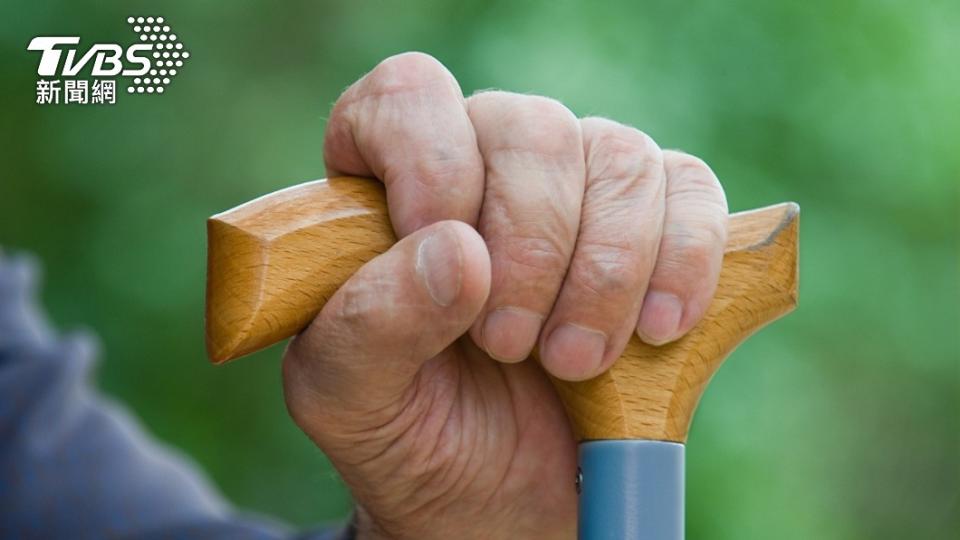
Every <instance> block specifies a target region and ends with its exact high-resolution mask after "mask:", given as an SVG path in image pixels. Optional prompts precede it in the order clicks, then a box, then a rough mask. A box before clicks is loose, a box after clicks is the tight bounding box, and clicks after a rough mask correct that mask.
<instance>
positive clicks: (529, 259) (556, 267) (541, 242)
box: [504, 236, 569, 279]
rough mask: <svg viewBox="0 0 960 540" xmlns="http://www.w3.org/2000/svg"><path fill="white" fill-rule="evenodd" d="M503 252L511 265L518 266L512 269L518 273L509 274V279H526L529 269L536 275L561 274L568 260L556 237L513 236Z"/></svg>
mask: <svg viewBox="0 0 960 540" xmlns="http://www.w3.org/2000/svg"><path fill="white" fill-rule="evenodd" d="M504 253H505V255H506V257H507V259H508V260H509V262H510V263H512V265H515V266H517V267H519V268H516V269H513V270H512V273H513V272H516V273H517V274H519V275H511V276H510V277H511V279H527V278H529V273H530V271H531V270H532V271H533V272H534V273H535V274H537V275H563V272H565V271H566V269H567V263H568V261H569V256H568V254H567V253H565V252H564V250H563V249H562V248H561V242H560V241H559V240H558V239H551V238H546V237H539V236H538V237H534V236H514V237H512V238H510V240H509V243H508V244H507V246H506V249H505V250H504ZM521 269H525V270H521Z"/></svg>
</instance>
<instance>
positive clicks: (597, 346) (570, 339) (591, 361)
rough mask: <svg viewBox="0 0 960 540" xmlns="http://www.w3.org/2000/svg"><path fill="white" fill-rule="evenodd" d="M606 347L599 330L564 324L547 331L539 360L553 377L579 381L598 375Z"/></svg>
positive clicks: (605, 339)
mask: <svg viewBox="0 0 960 540" xmlns="http://www.w3.org/2000/svg"><path fill="white" fill-rule="evenodd" d="M606 349H607V338H606V336H604V335H603V334H602V333H600V332H597V331H594V330H590V329H587V328H584V327H582V326H578V325H575V324H570V323H567V324H564V325H563V326H559V327H557V328H556V329H555V330H554V331H553V332H552V333H551V334H550V337H549V338H547V342H546V343H545V344H544V345H543V350H542V351H541V354H540V359H541V361H543V365H544V367H545V368H547V371H549V372H550V373H552V374H553V375H554V376H556V377H559V378H561V379H564V380H568V381H582V380H585V379H589V378H591V377H594V376H596V375H598V373H597V372H598V371H600V364H602V363H603V353H604V352H605V351H606Z"/></svg>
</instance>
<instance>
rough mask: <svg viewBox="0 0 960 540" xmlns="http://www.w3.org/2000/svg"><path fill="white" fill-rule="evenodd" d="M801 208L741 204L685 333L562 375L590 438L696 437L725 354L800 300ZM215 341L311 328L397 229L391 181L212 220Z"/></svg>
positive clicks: (227, 350)
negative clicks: (744, 208)
mask: <svg viewBox="0 0 960 540" xmlns="http://www.w3.org/2000/svg"><path fill="white" fill-rule="evenodd" d="M798 219H799V208H798V207H797V206H796V205H795V204H793V203H784V204H780V205H775V206H771V207H767V208H763V209H759V210H753V211H750V212H742V213H738V214H734V215H731V216H730V228H729V229H730V230H729V235H728V242H727V249H726V253H725V255H724V259H723V269H722V272H721V276H720V284H719V286H718V289H717V294H716V296H715V298H714V300H713V302H712V303H711V305H710V307H709V309H708V312H707V315H706V317H705V318H704V320H703V321H702V322H701V323H700V324H699V325H697V327H696V328H694V330H693V331H691V332H690V333H689V334H687V335H686V336H685V337H684V338H682V339H681V340H679V341H677V342H675V343H672V344H669V345H666V346H662V347H652V346H649V345H646V344H644V343H642V342H640V341H639V340H638V339H636V338H634V339H632V340H631V341H630V343H629V345H628V346H627V349H626V351H625V352H624V354H623V355H622V356H621V358H620V360H618V361H617V363H616V364H615V365H614V367H613V368H612V369H610V370H609V371H607V372H606V373H604V374H603V375H601V376H599V377H597V378H595V379H592V380H589V381H584V382H579V383H570V382H563V381H554V386H555V387H556V388H557V390H558V392H559V394H560V396H561V399H562V400H563V402H564V406H565V407H566V408H567V413H568V415H569V417H570V419H571V422H572V424H573V426H574V431H575V433H576V435H577V437H578V438H579V439H638V438H640V439H652V440H666V441H680V442H682V441H685V440H686V437H687V431H688V429H689V426H690V421H691V418H692V416H693V412H694V410H695V409H696V406H697V403H698V402H699V400H700V396H701V395H702V393H703V391H704V389H705V388H706V385H707V383H708V382H709V380H710V377H712V375H713V373H714V372H715V371H716V369H717V368H718V367H719V365H720V363H721V362H722V361H723V360H724V358H726V356H727V355H728V354H729V353H730V352H731V351H732V350H733V349H734V348H735V347H736V346H737V344H739V343H740V342H741V341H742V340H743V339H745V338H746V337H747V336H749V335H750V334H752V333H753V332H754V331H756V330H757V329H759V328H760V327H761V326H763V325H764V324H766V323H768V322H770V321H772V320H774V319H776V318H777V317H780V316H781V315H783V314H785V313H787V312H789V311H790V310H791V309H793V307H794V306H795V305H796V301H797V240H798V238H797V237H798V227H799V225H798ZM207 235H208V259H207V264H208V266H207V351H208V354H209V356H210V358H211V360H212V361H213V362H215V363H222V362H226V361H228V360H232V359H234V358H238V357H240V356H243V355H245V354H249V353H251V352H254V351H256V350H259V349H261V348H263V347H266V346H268V345H271V344H273V343H276V342H278V341H280V340H282V339H284V338H287V337H289V336H292V335H293V334H295V333H297V332H298V331H300V330H301V329H302V328H304V327H305V326H306V325H307V324H308V323H309V322H310V320H312V319H313V317H314V316H315V315H316V314H317V312H319V310H320V308H321V307H323V304H324V303H325V302H326V301H327V300H328V299H329V298H330V296H331V295H332V294H333V293H334V292H335V291H336V289H337V288H338V287H339V286H340V284H341V283H343V282H344V281H346V279H347V278H348V277H350V276H351V275H352V274H353V273H354V272H355V271H356V270H357V269H359V268H360V266H362V265H363V264H364V263H366V262H367V261H369V260H370V259H372V258H373V257H375V256H377V255H378V254H380V253H382V252H384V251H386V250H387V249H388V248H389V247H390V246H391V245H393V243H394V242H395V241H396V237H395V236H394V233H393V230H392V228H391V226H390V220H389V217H388V215H387V208H386V201H385V196H384V192H383V189H382V186H381V185H380V184H379V183H377V182H375V181H371V180H366V179H359V178H331V179H329V180H318V181H315V182H309V183H306V184H301V185H298V186H293V187H291V188H288V189H285V190H282V191H278V192H276V193H272V194H269V195H266V196H264V197H261V198H259V199H256V200H253V201H250V202H249V203H246V204H244V205H241V206H238V207H237V208H234V209H232V210H229V211H227V212H223V213H221V214H218V215H216V216H213V217H211V218H210V219H209V220H208V222H207Z"/></svg>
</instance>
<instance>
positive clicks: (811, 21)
mask: <svg viewBox="0 0 960 540" xmlns="http://www.w3.org/2000/svg"><path fill="white" fill-rule="evenodd" d="M131 14H133V15H139V14H142V15H162V16H164V17H165V18H166V19H167V21H168V23H169V24H171V26H173V27H174V30H175V31H176V32H177V33H178V34H179V35H180V37H181V39H182V41H183V42H184V43H185V44H186V46H187V49H188V50H190V51H191V53H192V55H193V56H192V58H191V59H190V61H189V63H187V65H186V66H184V68H183V69H182V72H181V73H180V74H179V75H178V76H177V77H176V79H175V80H174V82H173V84H172V85H171V86H170V87H169V88H168V91H167V93H166V94H164V95H163V96H146V97H144V96H127V95H125V94H124V95H120V96H119V99H118V104H117V105H116V106H113V107H93V106H85V107H83V106H79V107H78V106H71V107H65V106H56V107H50V106H48V107H41V106H37V105H35V103H34V101H35V88H34V87H35V84H36V79H37V77H36V68H37V62H38V60H39V56H38V55H37V54H36V53H31V52H27V51H26V46H27V43H28V42H29V41H30V38H32V37H33V36H36V35H80V36H82V37H83V40H84V41H83V42H84V43H86V44H87V45H89V44H90V43H92V42H93V41H97V42H111V41H117V42H119V43H129V42H130V40H131V37H132V36H131V34H130V30H129V28H128V26H127V25H126V23H125V22H124V20H125V18H126V17H127V16H128V15H131ZM405 50H422V51H426V52H429V53H431V54H433V55H434V56H436V57H437V58H439V59H440V60H441V61H443V62H444V63H445V64H446V65H447V66H448V67H449V68H450V69H451V70H452V71H453V73H454V74H455V75H456V76H457V77H458V78H459V80H460V82H461V85H462V87H463V89H464V92H465V93H468V94H469V93H471V92H473V91H475V90H478V89H484V88H491V87H498V88H504V89H510V90H516V91H523V92H536V93H542V94H546V95H550V96H554V97H556V98H559V99H561V100H562V101H564V102H565V103H567V104H568V105H569V106H570V107H571V108H572V109H573V110H574V111H575V112H576V113H578V114H580V115H587V114H599V115H605V116H609V117H611V118H615V119H618V120H620V121H623V122H626V123H630V124H632V125H635V126H638V127H640V128H641V129H643V130H645V131H647V132H648V133H650V134H651V135H652V136H653V137H654V138H655V139H656V140H657V141H659V142H660V143H661V145H663V146H666V147H678V148H682V149H684V150H687V151H689V152H692V153H695V154H697V155H699V156H701V157H703V158H704V159H706V160H707V161H708V162H709V163H710V164H711V165H712V166H713V168H714V170H715V171H716V172H717V174H718V175H719V177H720V178H721V180H722V181H723V182H724V185H725V187H726V190H727V196H728V200H729V202H730V207H731V209H732V210H740V209H746V208H750V207H754V206H761V205H766V204H770V203H774V202H778V201H783V200H794V201H797V202H799V203H800V205H801V207H802V209H803V210H802V220H801V222H802V246H803V250H802V259H801V260H802V262H801V277H802V286H801V305H800V309H799V310H798V311H796V312H795V313H794V314H792V315H791V316H789V317H787V318H786V319H784V320H782V321H780V322H778V323H777V324H775V325H773V326H771V327H769V328H767V329H765V330H764V331H762V332H761V333H760V334H759V335H757V336H756V337H755V338H754V339H751V340H750V341H749V342H748V343H746V344H745V345H743V346H742V347H741V348H740V349H739V350H738V351H737V352H736V353H734V355H733V356H732V357H731V358H730V360H728V362H727V364H726V365H725V366H724V368H723V369H722V370H721V371H720V373H719V374H718V375H717V377H716V378H715V380H714V382H713V384H712V385H711V387H710V389H709V391H708V392H707V394H706V396H705V398H704V400H703V402H702V404H701V408H700V411H699V413H698V416H697V419H696V422H695V423H694V426H693V431H692V435H691V437H690V441H689V443H690V444H689V446H688V507H687V512H688V518H687V522H688V535H689V537H690V538H710V539H739V540H743V539H753V538H757V539H761V538H763V539H769V538H778V539H794V538H796V539H811V538H817V539H859V538H864V539H866V538H870V539H888V538H889V539H894V538H895V539H903V538H956V536H955V534H956V531H957V530H960V487H958V484H960V465H958V460H960V421H958V414H960V397H958V396H960V359H958V357H960V337H958V336H960V315H958V305H960V291H958V284H960V268H958V262H960V257H958V248H960V243H958V232H960V222H958V219H960V218H958V213H960V208H958V207H960V194H958V186H960V92H958V89H960V68H958V65H960V3H958V2H956V1H955V0H954V1H927V2H908V1H900V2H892V1H869V2H868V1H851V0H812V1H806V2H782V3H781V2H770V1H765V0H727V1H696V0H694V1H690V2H683V3H679V2H668V1H660V2H631V1H626V0H622V1H616V2H605V3H602V2H583V3H576V2H556V1H554V2H521V1H513V2H498V1H477V0H469V1H459V2H441V1H438V0H434V1H407V2H391V3H388V2H382V1H381V2H372V1H371V2H362V1H357V2H339V3H333V2H304V1H296V2H282V3H281V2H276V1H267V0H258V1H253V0H245V1H234V2H223V3H215V2H209V1H186V0H181V1H175V2H164V3H163V5H162V6H157V5H150V4H148V3H146V2H137V1H133V2H126V1H125V2H70V1H60V2H37V1H24V0H16V1H12V2H11V1H7V2H4V3H3V5H2V7H0V68H2V70H3V84H2V86H0V92H2V94H0V100H2V104H0V107H2V111H3V113H2V115H0V125H2V132H0V244H4V245H6V246H7V247H12V248H15V249H21V250H29V251H32V252H34V253H36V254H37V255H38V256H39V258H40V259H41V260H42V261H43V262H44V264H45V266H46V289H45V292H44V300H45V301H46V303H47V304H48V306H49V310H50V312H51V314H52V317H53V319H54V320H55V321H56V322H57V323H58V324H60V325H61V326H62V327H64V328H67V329H77V328H90V329H93V330H94V331H96V332H97V333H98V334H99V335H100V336H101V339H102V343H103V354H102V357H103V362H102V364H101V366H100V368H99V372H98V380H99V383H100V384H101V386H102V387H103V389H104V390H105V391H106V392H107V393H109V394H110V395H112V396H115V397H116V398H117V399H119V400H121V401H123V402H124V403H126V404H128V405H129V406H130V407H131V408H132V409H133V410H134V411H135V412H136V413H137V414H138V415H139V416H140V417H141V418H142V419H143V422H144V423H145V424H146V426H147V427H148V428H149V430H150V431H152V432H153V433H154V434H156V435H157V436H158V437H159V438H160V439H162V440H164V441H167V442H168V443H169V444H171V445H173V446H176V447H179V448H181V449H183V450H184V451H185V452H186V453H188V454H189V455H191V456H192V457H193V458H194V459H195V460H196V461H198V462H199V463H200V464H201V465H202V467H203V468H205V469H206V470H207V471H208V472H209V474H210V476H211V477H212V478H213V480H214V481H215V482H216V483H217V485H218V486H220V488H221V489H222V490H223V491H224V492H225V493H226V494H227V495H228V496H229V497H230V498H231V499H232V500H233V501H234V502H235V503H236V504H237V505H238V506H240V507H242V508H245V509H249V510H252V511H257V512H262V513H266V514H271V515H274V516H277V517H279V518H281V519H283V520H287V521H289V522H292V523H296V524H311V523H316V522H321V521H328V520H336V519H340V518H342V517H343V516H345V515H346V514H347V513H348V512H349V510H350V506H351V504H350V501H349V497H348V494H347V492H346V490H345V489H344V487H343V485H342V484H341V482H340V481H339V480H338V479H337V477H336V476H335V474H334V473H333V472H332V470H331V468H330V466H329V465H328V463H327V462H326V460H325V459H324V458H323V456H322V455H321V454H320V453H319V451H317V450H316V449H315V448H314V447H313V446H312V445H311V443H310V442H308V441H307V439H306V438H305V437H304V436H303V435H301V433H299V432H298V430H297V429H296V428H295V427H294V426H293V424H292V422H291V421H290V420H289V419H288V418H287V415H286V413H285V410H284V407H283V402H282V398H281V395H280V385H279V355H280V349H279V348H278V347H274V348H272V349H270V350H267V351H265V352H263V353H260V354H258V355H256V356H255V357H252V358H249V359H246V360H244V361H241V362H237V363H234V364H231V365H229V366H227V367H221V368H214V367H211V366H210V365H209V364H208V363H207V362H206V360H205V358H204V351H203V341H202V331H203V289H204V262H205V259H204V257H205V248H204V242H205V239H204V219H205V218H206V217H207V216H209V215H211V214H213V213H215V212H218V211H221V210H224V209H226V208H229V207H232V206H234V205H236V204H238V203H241V202H243V201H246V200H247V199H250V198H253V197H255V196H258V195H260V194H263V193H266V192H269V191H272V190H275V189H277V188H281V187H284V186H287V185H290V184H293V183H297V182H300V181H303V180H307V179H312V178H317V177H320V176H322V175H323V157H322V154H321V148H322V134H323V128H324V121H325V117H326V115H327V113H328V110H329V107H330V105H331V103H332V102H333V101H334V100H335V99H336V97H337V95H338V94H339V92H340V91H341V90H342V89H343V88H345V87H346V86H347V85H349V84H350V83H351V82H352V81H354V80H355V79H357V78H358V77H359V76H360V75H362V74H363V73H364V72H365V71H367V70H369V69H370V68H371V67H373V66H374V65H375V64H376V63H377V62H378V61H379V60H381V59H383V58H384V57H386V56H389V55H391V54H394V53H397V52H401V51H405ZM951 530H952V531H954V532H953V533H950V532H949V531H951Z"/></svg>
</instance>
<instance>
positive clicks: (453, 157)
mask: <svg viewBox="0 0 960 540" xmlns="http://www.w3.org/2000/svg"><path fill="white" fill-rule="evenodd" d="M412 172H413V174H414V178H413V181H415V182H416V183H418V184H420V185H422V186H424V187H425V188H428V189H430V190H437V189H442V188H444V187H445V184H447V185H448V186H447V187H450V186H453V185H455V183H456V182H461V181H469V182H482V181H483V172H484V171H483V162H482V161H481V160H480V159H479V157H478V156H476V155H475V154H474V153H472V152H470V151H469V149H468V148H467V147H464V146H462V145H456V144H452V143H448V142H439V141H438V142H437V143H436V144H434V145H433V146H432V147H431V148H429V149H426V150H425V151H424V154H423V156H422V157H421V158H420V159H418V160H417V161H416V162H415V164H414V166H413V171H412Z"/></svg>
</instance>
